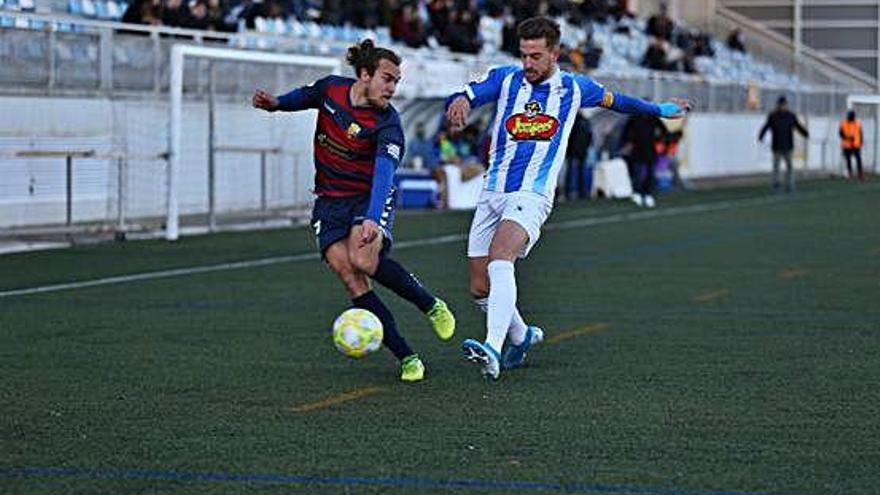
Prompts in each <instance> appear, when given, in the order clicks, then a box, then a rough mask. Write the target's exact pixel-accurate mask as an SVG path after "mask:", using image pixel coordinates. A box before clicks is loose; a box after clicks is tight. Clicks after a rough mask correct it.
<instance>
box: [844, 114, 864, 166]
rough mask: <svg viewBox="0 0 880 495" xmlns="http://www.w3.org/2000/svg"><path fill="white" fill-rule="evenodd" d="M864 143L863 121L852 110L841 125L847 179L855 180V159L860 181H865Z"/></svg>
mask: <svg viewBox="0 0 880 495" xmlns="http://www.w3.org/2000/svg"><path fill="white" fill-rule="evenodd" d="M864 141H865V136H864V134H863V133H862V121H861V120H859V119H857V118H856V111H855V110H850V111H849V112H847V114H846V119H844V120H843V122H841V123H840V147H841V148H842V149H843V157H844V158H845V159H846V178H847V179H852V178H853V171H852V159H853V157H855V159H856V166H857V167H858V173H859V180H861V181H863V180H865V171H864V169H862V143H864Z"/></svg>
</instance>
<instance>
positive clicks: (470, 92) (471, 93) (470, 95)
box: [464, 84, 477, 101]
mask: <svg viewBox="0 0 880 495" xmlns="http://www.w3.org/2000/svg"><path fill="white" fill-rule="evenodd" d="M464 92H465V94H467V97H468V100H471V101H473V100H474V99H475V98H476V97H477V95H475V94H474V90H473V89H471V85H470V84H467V85H465V87H464Z"/></svg>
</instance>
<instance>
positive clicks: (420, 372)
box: [400, 354, 425, 382]
mask: <svg viewBox="0 0 880 495" xmlns="http://www.w3.org/2000/svg"><path fill="white" fill-rule="evenodd" d="M400 379H401V380H402V381H404V382H418V381H422V380H424V379H425V365H424V363H422V360H421V359H419V355H418V354H413V355H412V356H407V357H405V358H403V361H401V362H400Z"/></svg>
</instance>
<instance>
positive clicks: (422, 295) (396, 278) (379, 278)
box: [372, 257, 436, 313]
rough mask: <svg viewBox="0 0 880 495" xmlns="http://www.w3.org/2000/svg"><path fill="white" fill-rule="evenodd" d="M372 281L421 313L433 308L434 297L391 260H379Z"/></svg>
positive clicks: (385, 258)
mask: <svg viewBox="0 0 880 495" xmlns="http://www.w3.org/2000/svg"><path fill="white" fill-rule="evenodd" d="M372 278H373V280H375V281H376V282H379V283H380V284H382V285H384V286H385V287H387V288H389V289H391V290H392V291H394V293H395V294H397V295H398V296H400V297H402V298H404V299H406V300H407V301H409V302H411V303H413V304H415V305H416V307H417V308H419V309H420V310H421V311H422V313H427V312H428V310H430V309H431V308H432V307H434V302H435V301H436V299H434V296H432V295H431V293H430V292H428V291H427V290H425V288H424V287H423V286H422V284H421V282H419V280H418V279H417V278H416V277H415V276H414V275H413V274H412V273H410V272H409V271H407V269H406V268H404V267H403V266H402V265H401V264H400V263H398V262H396V261H394V260H393V259H391V258H388V257H383V258H382V259H380V260H379V266H377V267H376V273H374V274H373V276H372Z"/></svg>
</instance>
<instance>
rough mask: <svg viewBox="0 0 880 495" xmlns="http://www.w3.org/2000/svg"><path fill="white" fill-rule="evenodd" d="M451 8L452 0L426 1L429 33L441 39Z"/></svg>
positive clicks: (438, 39)
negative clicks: (429, 24)
mask: <svg viewBox="0 0 880 495" xmlns="http://www.w3.org/2000/svg"><path fill="white" fill-rule="evenodd" d="M452 10H453V1H452V0H430V2H429V3H428V20H429V21H430V23H431V34H432V35H433V36H434V37H435V38H436V39H437V41H441V42H442V39H443V37H444V34H445V33H446V24H448V23H449V15H450V13H451V12H452Z"/></svg>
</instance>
